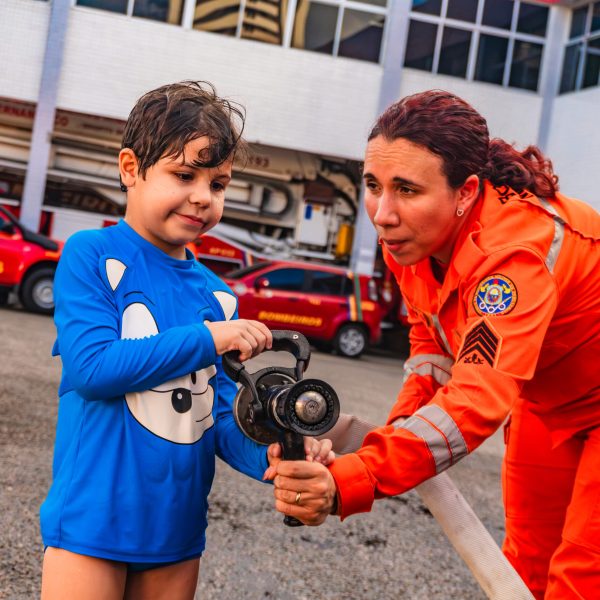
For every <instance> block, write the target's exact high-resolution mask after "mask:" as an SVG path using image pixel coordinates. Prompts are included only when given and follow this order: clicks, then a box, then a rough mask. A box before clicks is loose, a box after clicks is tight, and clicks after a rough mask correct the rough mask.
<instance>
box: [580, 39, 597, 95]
mask: <svg viewBox="0 0 600 600" xmlns="http://www.w3.org/2000/svg"><path fill="white" fill-rule="evenodd" d="M599 76H600V38H596V39H595V40H590V41H589V42H588V51H587V53H586V56H585V66H584V71H583V83H582V87H584V88H585V87H591V86H595V85H598V83H600V81H599V79H598V78H599Z"/></svg>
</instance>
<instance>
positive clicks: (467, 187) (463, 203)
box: [456, 175, 479, 212]
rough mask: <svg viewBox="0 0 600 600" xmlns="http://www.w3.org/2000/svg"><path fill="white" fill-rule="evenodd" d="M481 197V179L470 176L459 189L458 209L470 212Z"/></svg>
mask: <svg viewBox="0 0 600 600" xmlns="http://www.w3.org/2000/svg"><path fill="white" fill-rule="evenodd" d="M478 197H479V177H477V175H469V176H468V177H467V179H466V180H465V182H464V183H463V184H462V185H461V186H460V188H459V189H458V198H457V201H456V208H457V209H462V210H463V211H464V212H468V211H469V209H470V208H471V206H473V204H475V201H476V200H477V198H478Z"/></svg>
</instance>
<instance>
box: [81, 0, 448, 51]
mask: <svg viewBox="0 0 600 600" xmlns="http://www.w3.org/2000/svg"><path fill="white" fill-rule="evenodd" d="M75 1H76V3H77V5H78V6H87V7H90V8H97V9H100V10H107V11H110V12H115V13H121V14H123V15H128V16H133V17H142V18H145V19H152V20H155V21H161V22H164V23H173V24H181V22H182V18H183V13H184V7H185V9H186V15H187V16H186V18H185V21H186V22H185V24H184V25H185V26H186V27H188V26H191V27H192V28H193V29H196V30H199V31H208V32H211V33H218V34H221V35H228V36H231V37H237V38H242V39H247V40H255V41H259V42H265V43H268V44H276V45H278V46H284V47H292V48H300V49H303V50H310V51H312V52H321V53H323V54H330V55H333V56H344V57H347V58H355V59H358V60H365V61H369V62H379V60H380V55H381V45H382V40H383V28H384V25H385V18H386V15H387V6H388V1H389V0H189V2H190V3H191V6H190V5H189V4H188V2H187V1H186V0H75ZM438 2H441V0H438ZM190 8H191V9H192V10H191V11H190V10H189V9H190Z"/></svg>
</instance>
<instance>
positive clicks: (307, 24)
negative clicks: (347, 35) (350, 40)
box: [292, 2, 338, 54]
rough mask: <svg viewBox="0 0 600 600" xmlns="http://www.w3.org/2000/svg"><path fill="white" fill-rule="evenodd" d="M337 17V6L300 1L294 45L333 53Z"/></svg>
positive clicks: (293, 39) (297, 9) (294, 46)
mask: <svg viewBox="0 0 600 600" xmlns="http://www.w3.org/2000/svg"><path fill="white" fill-rule="evenodd" d="M337 18H338V7H337V6H331V5H329V4H319V3H318V2H298V5H297V8H296V21H295V23H294V35H293V36H292V47H293V48H304V49H305V50H312V51H313V52H323V53H325V54H331V53H332V52H333V38H334V37H335V26H336V23H337Z"/></svg>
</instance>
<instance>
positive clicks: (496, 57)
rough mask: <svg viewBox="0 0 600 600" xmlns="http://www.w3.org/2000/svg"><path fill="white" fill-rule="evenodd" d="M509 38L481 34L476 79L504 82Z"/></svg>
mask: <svg viewBox="0 0 600 600" xmlns="http://www.w3.org/2000/svg"><path fill="white" fill-rule="evenodd" d="M507 48H508V40H507V39H506V38H501V37H497V36H495V35H486V34H481V36H480V38H479V48H478V49H477V66H476V67H475V79H476V80H477V81H487V82H488V83H499V84H501V83H502V76H503V75H504V65H505V63H506V50H507Z"/></svg>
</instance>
